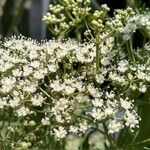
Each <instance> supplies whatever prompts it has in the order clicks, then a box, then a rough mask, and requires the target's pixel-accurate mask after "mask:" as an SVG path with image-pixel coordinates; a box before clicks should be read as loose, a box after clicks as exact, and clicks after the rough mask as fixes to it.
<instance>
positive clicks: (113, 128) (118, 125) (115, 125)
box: [108, 120, 124, 134]
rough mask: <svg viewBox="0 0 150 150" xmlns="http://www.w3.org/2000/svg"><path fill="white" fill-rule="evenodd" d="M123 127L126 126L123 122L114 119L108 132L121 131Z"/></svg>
mask: <svg viewBox="0 0 150 150" xmlns="http://www.w3.org/2000/svg"><path fill="white" fill-rule="evenodd" d="M122 128H124V125H123V124H122V123H121V122H117V121H116V120H113V121H111V122H110V123H109V125H108V133H109V134H113V133H116V132H119V131H120V130H121V129H122Z"/></svg>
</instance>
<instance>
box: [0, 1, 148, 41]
mask: <svg viewBox="0 0 150 150" xmlns="http://www.w3.org/2000/svg"><path fill="white" fill-rule="evenodd" d="M58 1H59V0H0V34H1V38H3V37H6V36H7V37H8V36H10V35H18V34H22V35H24V36H27V37H31V38H34V39H37V40H39V41H40V40H41V39H49V38H51V37H52V35H51V33H50V32H49V31H48V29H47V28H46V25H45V24H44V23H43V22H42V16H43V15H44V14H45V13H46V12H47V10H48V4H50V3H57V2H58ZM104 3H106V4H107V5H108V6H109V7H110V9H111V11H110V12H109V15H110V16H113V10H114V9H118V8H119V9H120V8H121V9H122V8H126V7H128V6H131V7H133V8H134V9H135V10H137V13H138V11H140V9H144V8H145V7H149V8H150V0H92V3H91V5H92V8H93V10H95V9H99V7H100V5H101V4H104ZM70 36H72V37H74V36H75V33H74V32H72V33H71V35H70Z"/></svg>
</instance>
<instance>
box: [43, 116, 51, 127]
mask: <svg viewBox="0 0 150 150" xmlns="http://www.w3.org/2000/svg"><path fill="white" fill-rule="evenodd" d="M41 122H42V124H43V126H48V125H50V120H49V118H48V117H45V118H42V120H41Z"/></svg>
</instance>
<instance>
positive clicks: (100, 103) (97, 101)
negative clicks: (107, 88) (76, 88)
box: [92, 98, 104, 107]
mask: <svg viewBox="0 0 150 150" xmlns="http://www.w3.org/2000/svg"><path fill="white" fill-rule="evenodd" d="M103 103H104V102H103V100H102V99H98V98H95V99H94V100H92V104H93V105H94V106H95V107H102V106H103Z"/></svg>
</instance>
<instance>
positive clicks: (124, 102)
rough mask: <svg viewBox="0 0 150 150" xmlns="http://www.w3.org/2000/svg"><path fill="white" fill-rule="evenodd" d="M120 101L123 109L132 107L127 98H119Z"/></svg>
mask: <svg viewBox="0 0 150 150" xmlns="http://www.w3.org/2000/svg"><path fill="white" fill-rule="evenodd" d="M120 103H121V107H123V108H124V109H125V110H128V109H131V108H132V104H131V102H129V101H127V100H123V99H122V98H121V99H120Z"/></svg>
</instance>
